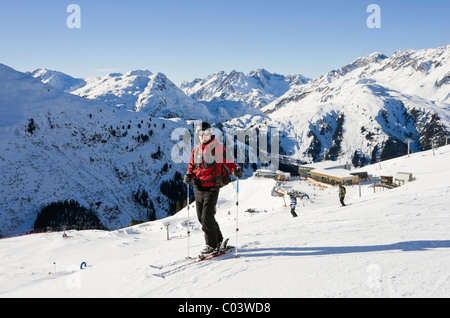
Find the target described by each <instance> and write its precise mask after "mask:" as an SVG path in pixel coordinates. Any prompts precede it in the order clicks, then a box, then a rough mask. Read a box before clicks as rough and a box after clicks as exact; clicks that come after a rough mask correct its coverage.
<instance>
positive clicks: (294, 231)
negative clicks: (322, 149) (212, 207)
mask: <svg viewBox="0 0 450 318" xmlns="http://www.w3.org/2000/svg"><path fill="white" fill-rule="evenodd" d="M449 161H450V146H447V147H442V148H440V149H438V150H437V151H436V154H435V155H433V151H426V152H420V153H415V154H412V155H411V157H410V158H408V157H407V156H403V157H400V158H396V159H392V160H387V161H385V162H383V163H382V167H381V166H380V165H379V164H375V165H371V166H366V167H365V168H364V170H365V171H367V172H368V173H369V174H371V175H373V176H380V174H381V175H393V176H395V174H396V173H397V172H399V171H405V172H411V173H413V176H414V181H413V182H410V183H407V184H405V185H403V186H401V187H398V188H396V189H393V190H386V191H377V192H376V193H374V191H373V188H372V186H371V184H372V183H371V182H368V183H363V184H362V185H361V190H360V189H359V188H358V186H357V185H355V186H347V196H346V200H345V201H346V203H347V204H349V205H348V206H347V207H344V208H340V203H339V199H338V189H337V187H331V188H328V189H325V190H324V189H320V188H318V187H314V186H313V185H312V184H310V183H309V182H307V181H304V180H303V181H291V182H286V183H285V184H284V185H283V187H285V188H286V189H296V190H300V191H302V192H305V193H306V194H308V195H309V196H310V198H311V199H312V200H306V199H305V200H303V201H301V202H298V205H297V208H296V210H297V214H298V217H297V218H292V216H291V214H290V213H289V210H290V208H289V207H285V206H284V201H283V199H282V198H280V197H273V196H271V195H270V193H271V190H272V188H273V186H274V185H275V182H274V181H273V180H268V179H257V178H248V179H246V180H241V181H240V183H239V211H238V212H239V213H238V214H236V213H237V212H236V205H235V199H236V188H235V182H233V183H231V184H229V185H228V186H226V187H225V188H223V189H222V191H221V193H220V197H219V201H218V205H217V213H216V218H217V220H218V223H219V224H220V226H221V231H222V233H223V235H224V236H225V237H229V238H230V244H231V245H237V246H238V255H239V258H234V254H231V255H225V256H221V257H220V258H216V259H214V260H211V261H205V262H202V263H198V264H190V265H186V263H187V261H186V259H185V257H186V256H188V255H189V256H190V257H195V256H196V255H197V253H198V252H199V251H200V250H201V249H202V248H203V247H204V236H203V231H202V230H201V225H200V224H199V223H198V222H197V220H196V217H195V216H193V215H192V214H193V213H192V210H195V207H194V204H195V203H192V205H191V210H190V211H191V214H190V218H189V221H190V224H191V229H190V238H189V239H188V238H187V230H186V227H185V224H186V221H187V219H188V211H187V209H183V210H182V211H180V212H179V213H178V214H176V215H175V216H172V217H169V218H167V219H165V220H158V221H154V222H147V223H144V224H140V225H136V226H132V227H127V228H122V229H118V230H114V231H67V232H66V234H67V237H66V238H63V237H62V232H54V233H42V234H34V235H28V236H22V237H15V238H8V239H2V240H0V257H1V259H2V262H0V281H1V284H0V297H57V298H60V297H80V298H81V297H83V298H85V297H108V298H117V297H136V298H137V297H139V298H145V297H149V298H170V299H171V301H170V305H169V306H168V308H166V309H167V311H168V312H170V311H172V312H176V310H178V308H180V307H181V306H184V305H185V304H186V303H189V304H190V303H191V301H190V300H189V298H202V302H201V304H202V306H205V305H208V306H210V305H212V303H214V304H215V306H213V309H212V311H211V313H212V314H211V315H212V316H213V315H214V313H217V312H221V311H222V309H225V310H232V309H230V308H231V307H227V306H224V307H222V306H218V305H217V304H218V301H220V300H210V299H209V298H216V297H220V298H223V299H225V301H224V303H232V302H231V301H230V299H231V298H241V297H242V298H264V299H263V300H261V301H258V302H261V303H262V304H263V308H268V309H269V310H271V311H270V312H271V313H276V314H279V313H280V308H285V306H280V305H279V304H278V303H275V301H273V300H271V299H272V298H279V297H286V298H298V297H336V298H347V297H369V298H372V297H373V298H379V297H383V298H398V297H402V298H434V297H437V298H448V297H450V281H449V279H448V275H449V273H450V240H449V237H448V233H449V230H450V227H449V224H450V222H449V215H448V206H449V204H450V196H449V193H450V184H449V182H448V180H449V178H450V170H449V169H448V162H449ZM380 168H382V169H380ZM360 193H361V195H360ZM247 209H252V210H253V211H254V212H253V213H249V212H245V211H246V210H247ZM236 216H238V220H239V231H238V232H236ZM167 228H168V232H169V238H170V240H167V239H166V238H167V230H166V229H167ZM236 233H237V234H238V241H236ZM188 242H189V247H190V248H189V253H188ZM80 265H83V266H80ZM84 265H85V266H84ZM80 267H81V268H82V269H80ZM178 297H180V298H179V299H178V300H177V298H178ZM194 303H195V302H194ZM210 303H211V304H210ZM289 304H292V306H288V307H289V308H286V314H289V313H291V312H292V310H298V303H297V302H296V301H292V302H289ZM179 306H180V307H179ZM264 306H267V307H264ZM216 307H217V308H219V309H215V308H216ZM181 308H184V307H181ZM235 308H239V307H237V305H236V307H235ZM259 309H260V310H261V307H259Z"/></svg>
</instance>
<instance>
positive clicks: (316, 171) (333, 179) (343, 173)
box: [299, 161, 359, 185]
mask: <svg viewBox="0 0 450 318" xmlns="http://www.w3.org/2000/svg"><path fill="white" fill-rule="evenodd" d="M351 167H352V165H351V164H349V163H346V164H340V163H338V162H335V161H322V162H317V163H311V164H306V165H302V166H300V167H299V174H300V176H301V177H304V178H311V179H314V180H315V181H318V182H322V183H327V184H332V185H334V184H338V183H344V184H349V185H351V184H356V183H358V180H359V177H358V174H356V173H353V174H352V173H351V172H350V170H351Z"/></svg>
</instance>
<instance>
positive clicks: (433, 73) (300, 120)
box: [231, 45, 450, 164]
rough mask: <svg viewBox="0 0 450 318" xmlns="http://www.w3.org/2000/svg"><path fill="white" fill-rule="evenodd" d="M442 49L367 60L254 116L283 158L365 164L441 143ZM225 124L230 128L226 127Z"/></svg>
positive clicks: (447, 112)
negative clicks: (264, 122)
mask: <svg viewBox="0 0 450 318" xmlns="http://www.w3.org/2000/svg"><path fill="white" fill-rule="evenodd" d="M449 71H450V45H448V46H444V47H440V48H437V49H428V50H406V51H398V52H395V54H394V55H393V56H391V57H389V58H388V57H386V56H384V55H383V54H381V53H373V54H370V55H368V56H365V57H361V58H358V59H357V60H355V61H354V62H352V63H350V64H348V65H345V66H343V67H341V68H340V69H337V70H333V71H330V72H329V73H327V74H324V75H322V76H321V77H319V78H317V79H314V80H312V81H311V82H309V83H307V84H304V85H300V86H297V85H293V86H291V88H290V89H289V91H287V92H286V93H285V94H284V95H283V96H281V97H280V98H278V99H277V100H275V101H274V102H272V103H271V104H269V105H267V106H266V107H264V108H263V109H262V111H264V112H265V113H266V115H268V116H269V117H270V119H271V120H272V122H271V125H273V126H275V127H277V128H278V129H279V130H280V131H282V132H283V136H284V138H283V140H282V147H283V149H284V150H285V151H286V154H288V155H292V156H294V157H296V158H297V159H300V160H303V161H317V160H320V159H322V158H324V157H325V158H327V159H333V160H337V159H340V160H355V161H356V162H358V163H360V164H367V163H369V162H374V161H377V160H379V159H380V158H381V159H387V158H391V157H394V156H397V155H400V154H404V153H406V149H407V146H406V142H405V140H406V139H412V140H413V141H414V143H413V144H412V148H413V150H414V151H418V150H421V149H430V148H431V147H432V143H433V142H436V143H437V144H441V145H442V144H443V143H445V136H446V135H447V134H448V131H449V127H450V102H449V101H450V100H449V97H450V82H449V80H448V78H449ZM231 124H233V123H231Z"/></svg>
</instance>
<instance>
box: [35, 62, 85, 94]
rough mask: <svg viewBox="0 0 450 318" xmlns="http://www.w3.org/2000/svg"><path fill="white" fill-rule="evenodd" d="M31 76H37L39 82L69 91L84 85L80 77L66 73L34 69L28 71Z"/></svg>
mask: <svg viewBox="0 0 450 318" xmlns="http://www.w3.org/2000/svg"><path fill="white" fill-rule="evenodd" d="M29 74H31V75H32V76H33V77H36V78H39V79H40V80H41V82H43V83H45V84H49V85H51V86H53V87H55V88H57V89H59V90H60V91H63V92H67V93H70V92H72V91H74V90H76V89H78V88H80V87H82V86H84V85H86V81H85V80H84V79H81V78H74V77H72V76H70V75H68V74H66V73H63V72H58V71H53V70H48V69H45V68H44V69H35V70H34V71H31V72H29Z"/></svg>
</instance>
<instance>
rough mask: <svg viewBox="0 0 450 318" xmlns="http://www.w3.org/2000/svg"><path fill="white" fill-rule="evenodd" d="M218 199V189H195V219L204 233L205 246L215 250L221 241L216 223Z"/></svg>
mask: <svg viewBox="0 0 450 318" xmlns="http://www.w3.org/2000/svg"><path fill="white" fill-rule="evenodd" d="M218 198H219V189H217V188H201V189H199V188H195V206H196V208H197V217H198V220H199V222H200V224H201V225H202V230H203V232H205V241H206V245H208V246H210V247H212V248H216V247H218V245H219V243H220V242H222V241H223V236H222V233H221V232H220V228H219V223H217V221H216V218H215V214H216V204H217V199H218Z"/></svg>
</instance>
